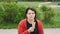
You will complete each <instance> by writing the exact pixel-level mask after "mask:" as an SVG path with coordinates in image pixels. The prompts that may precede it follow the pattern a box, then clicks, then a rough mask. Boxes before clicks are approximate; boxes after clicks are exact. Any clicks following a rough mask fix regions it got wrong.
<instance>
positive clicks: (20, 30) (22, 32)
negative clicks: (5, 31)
mask: <svg viewBox="0 0 60 34" xmlns="http://www.w3.org/2000/svg"><path fill="white" fill-rule="evenodd" d="M18 34H29V31H28V30H26V29H25V27H24V24H23V21H21V22H20V24H19V25H18Z"/></svg>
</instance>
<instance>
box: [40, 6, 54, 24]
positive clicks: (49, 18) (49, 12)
mask: <svg viewBox="0 0 60 34" xmlns="http://www.w3.org/2000/svg"><path fill="white" fill-rule="evenodd" d="M40 9H41V10H42V12H43V17H44V18H43V22H44V23H46V24H48V23H50V24H52V23H53V21H54V20H53V17H54V15H55V13H54V10H53V9H52V8H50V7H46V6H44V5H43V6H42V7H41V8H40Z"/></svg>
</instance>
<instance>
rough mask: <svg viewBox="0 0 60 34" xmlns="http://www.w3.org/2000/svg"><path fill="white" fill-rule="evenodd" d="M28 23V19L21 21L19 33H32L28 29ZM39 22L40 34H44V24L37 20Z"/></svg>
mask: <svg viewBox="0 0 60 34" xmlns="http://www.w3.org/2000/svg"><path fill="white" fill-rule="evenodd" d="M26 23H27V22H26V19H24V20H22V21H20V23H19V25H18V34H30V32H29V31H28V29H27V24H26ZM37 23H38V31H39V34H44V31H43V26H42V23H41V21H39V20H37Z"/></svg>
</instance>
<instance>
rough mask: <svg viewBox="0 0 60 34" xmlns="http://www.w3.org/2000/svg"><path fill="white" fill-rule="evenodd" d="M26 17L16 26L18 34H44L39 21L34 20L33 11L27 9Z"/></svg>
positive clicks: (34, 11)
mask: <svg viewBox="0 0 60 34" xmlns="http://www.w3.org/2000/svg"><path fill="white" fill-rule="evenodd" d="M26 17H27V18H26V19H23V20H22V21H20V23H19V25H18V34H44V32H43V26H42V23H41V21H39V20H37V19H36V10H35V9H33V8H27V9H26Z"/></svg>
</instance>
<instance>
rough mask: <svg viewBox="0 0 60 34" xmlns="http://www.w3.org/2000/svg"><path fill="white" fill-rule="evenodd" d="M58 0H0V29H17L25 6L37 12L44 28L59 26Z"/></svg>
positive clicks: (59, 5)
mask: <svg viewBox="0 0 60 34" xmlns="http://www.w3.org/2000/svg"><path fill="white" fill-rule="evenodd" d="M59 1H60V0H0V29H17V28H18V24H19V22H20V21H21V20H22V19H24V18H26V16H25V11H26V8H28V7H32V8H34V9H35V10H36V12H37V14H36V15H37V19H39V20H41V21H42V23H43V27H44V28H60V2H59Z"/></svg>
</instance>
